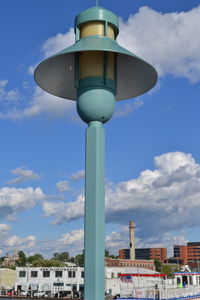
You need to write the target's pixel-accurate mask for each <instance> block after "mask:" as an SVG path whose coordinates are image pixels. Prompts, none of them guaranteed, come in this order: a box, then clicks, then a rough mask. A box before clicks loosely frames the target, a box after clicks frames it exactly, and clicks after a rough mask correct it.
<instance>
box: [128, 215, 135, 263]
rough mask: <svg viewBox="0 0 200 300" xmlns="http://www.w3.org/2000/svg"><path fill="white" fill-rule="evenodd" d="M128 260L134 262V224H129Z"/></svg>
mask: <svg viewBox="0 0 200 300" xmlns="http://www.w3.org/2000/svg"><path fill="white" fill-rule="evenodd" d="M129 240H130V260H135V222H134V221H130V222H129Z"/></svg>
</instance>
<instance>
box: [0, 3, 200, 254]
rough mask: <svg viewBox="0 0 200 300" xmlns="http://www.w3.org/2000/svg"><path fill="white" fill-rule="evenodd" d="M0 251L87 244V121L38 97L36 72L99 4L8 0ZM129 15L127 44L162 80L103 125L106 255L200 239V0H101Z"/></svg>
mask: <svg viewBox="0 0 200 300" xmlns="http://www.w3.org/2000/svg"><path fill="white" fill-rule="evenodd" d="M0 4H1V9H0V28H1V35H0V36H1V57H0V65H1V67H0V107H1V110H0V126H1V131H0V140H1V147H0V151H1V155H0V179H1V187H0V211H1V213H0V217H1V220H0V237H1V244H0V250H1V255H4V254H5V253H6V252H10V253H11V252H12V251H13V249H14V248H18V249H22V250H24V251H25V252H26V254H27V255H30V254H33V253H36V252H40V253H42V254H44V256H46V257H51V255H52V254H53V253H54V252H56V251H58V252H61V251H69V252H70V254H71V255H74V254H77V253H80V252H81V251H82V249H83V202H84V191H83V188H84V138H85V129H86V125H85V124H84V123H83V122H81V121H80V120H79V118H78V116H77V114H76V110H75V105H74V102H73V101H67V100H64V99H58V98H56V97H53V96H51V95H48V94H46V93H45V92H43V91H42V90H40V89H39V88H38V87H37V86H36V84H35V82H34V80H33V70H34V68H35V66H36V65H37V64H38V63H39V62H40V61H41V60H43V59H44V58H46V57H48V56H49V55H51V54H53V53H56V52H57V51H59V50H61V49H63V48H65V47H67V46H69V45H70V44H72V43H73V42H74V36H73V29H72V27H73V24H74V18H75V16H76V15H77V14H78V13H79V12H81V11H83V10H85V9H87V8H89V7H91V6H94V5H95V0H93V1H91V0H88V1H81V0H75V1H66V0H65V1H64V0H59V1H56V0H48V1H47V0H42V1H41V0H40V1H39V0H29V1H26V0H17V1H12V0H2V1H1V3H0ZM99 4H100V6H103V7H104V8H106V9H109V10H112V11H113V12H114V13H115V14H117V15H118V16H119V17H120V34H119V37H118V42H119V43H120V44H121V45H122V46H124V47H126V48H127V49H129V50H131V51H132V52H134V53H135V54H137V55H139V56H141V57H142V58H144V59H146V60H147V61H148V62H150V63H152V64H153V65H154V66H155V68H156V69H157V71H158V73H159V81H158V83H157V85H156V86H155V88H154V89H153V90H152V91H150V92H148V93H147V94H145V95H142V96H140V97H138V98H135V99H129V100H126V101H121V102H120V103H116V109H115V113H114V116H113V118H112V119H111V120H110V121H109V122H108V123H107V124H106V125H105V130H106V248H107V249H109V250H110V251H111V252H112V253H115V254H116V253H117V250H118V249H120V248H124V247H128V222H129V220H134V221H135V222H136V226H137V230H136V236H137V240H136V246H137V247H149V246H152V247H156V246H163V247H168V248H169V249H170V250H171V249H172V245H173V244H174V243H180V244H184V243H186V242H187V241H198V240H199V226H200V221H199V220H200V218H199V211H200V151H199V149H200V141H199V129H200V119H199V111H200V101H199V95H200V85H199V83H200V54H199V49H200V41H199V36H200V28H199V18H200V2H199V1H196V0H192V1H191V0H175V1H174V0H173V1H172V0H162V1H160V0H152V1H149V0H146V1H145V0H140V1H133V0H124V1H123V2H122V1H114V0H109V1H105V0H99Z"/></svg>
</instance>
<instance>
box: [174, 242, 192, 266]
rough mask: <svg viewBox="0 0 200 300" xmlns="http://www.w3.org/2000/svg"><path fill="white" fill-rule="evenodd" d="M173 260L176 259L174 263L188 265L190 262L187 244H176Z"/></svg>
mask: <svg viewBox="0 0 200 300" xmlns="http://www.w3.org/2000/svg"><path fill="white" fill-rule="evenodd" d="M172 260H174V263H178V264H183V265H187V264H188V248H187V246H182V245H174V257H173V258H171V261H172Z"/></svg>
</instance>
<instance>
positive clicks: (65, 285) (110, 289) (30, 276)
mask: <svg viewBox="0 0 200 300" xmlns="http://www.w3.org/2000/svg"><path fill="white" fill-rule="evenodd" d="M123 274H131V275H132V276H134V284H135V285H136V284H137V286H138V285H141V286H152V280H153V281H154V283H155V284H156V283H158V280H160V275H159V273H158V272H155V271H153V270H148V269H147V268H146V269H144V268H138V267H128V266H123V267H122V266H118V267H116V266H114V267H106V268H105V291H106V292H107V293H109V294H111V295H113V296H114V295H116V294H119V292H120V287H121V284H123V281H122V280H121V277H122V276H123ZM136 274H139V275H140V278H138V277H137V276H136ZM155 280H156V282H155ZM83 284H84V268H82V267H77V266H76V267H75V266H73V267H60V268H57V267H51V268H44V267H37V268H36V267H17V268H16V284H15V291H18V292H19V293H20V291H22V290H23V291H29V292H30V293H31V292H33V291H36V290H37V291H46V292H49V294H50V295H51V296H54V295H55V294H56V293H61V292H65V295H66V294H67V293H68V294H69V296H72V297H73V296H75V295H76V296H77V295H78V296H83V289H84V286H83ZM155 284H154V285H155Z"/></svg>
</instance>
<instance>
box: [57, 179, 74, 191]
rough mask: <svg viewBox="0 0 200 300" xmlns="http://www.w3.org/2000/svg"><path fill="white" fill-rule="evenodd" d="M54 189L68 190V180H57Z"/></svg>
mask: <svg viewBox="0 0 200 300" xmlns="http://www.w3.org/2000/svg"><path fill="white" fill-rule="evenodd" d="M56 189H57V190H58V191H59V192H60V193H63V192H66V191H69V190H70V189H71V187H70V186H69V182H68V181H66V180H65V181H59V182H57V183H56Z"/></svg>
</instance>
